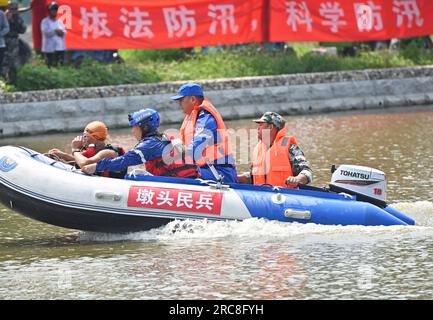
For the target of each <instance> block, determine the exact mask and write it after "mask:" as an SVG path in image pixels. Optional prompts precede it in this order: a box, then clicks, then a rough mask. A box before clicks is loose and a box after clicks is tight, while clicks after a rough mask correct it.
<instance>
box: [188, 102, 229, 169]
mask: <svg viewBox="0 0 433 320" xmlns="http://www.w3.org/2000/svg"><path fill="white" fill-rule="evenodd" d="M201 109H203V110H206V111H207V112H209V113H210V114H211V115H212V116H213V117H214V119H215V121H216V123H217V131H218V134H219V137H220V139H219V141H218V142H217V141H215V144H213V145H208V146H206V148H205V149H204V151H203V154H202V157H201V158H200V159H198V160H195V162H196V164H197V165H198V166H199V167H202V166H205V165H206V160H205V159H206V157H207V158H208V159H209V161H210V162H211V163H212V164H213V163H218V162H219V161H218V162H217V160H219V159H221V158H225V157H226V156H231V155H232V150H231V147H230V143H229V137H228V134H227V128H226V126H225V124H224V121H223V118H222V117H221V115H220V113H219V112H218V111H217V110H216V109H215V107H214V106H213V105H212V103H211V102H210V101H209V100H207V99H204V100H203V103H202V104H201V105H200V106H197V107H194V109H193V110H192V112H191V113H190V114H189V115H186V116H185V119H184V120H183V123H182V126H181V128H180V138H181V140H182V142H183V144H184V145H185V146H189V145H190V144H191V142H192V140H193V138H194V132H195V127H196V123H197V117H198V113H199V112H200V110H201ZM221 164H222V163H221Z"/></svg>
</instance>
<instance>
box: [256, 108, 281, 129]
mask: <svg viewBox="0 0 433 320" xmlns="http://www.w3.org/2000/svg"><path fill="white" fill-rule="evenodd" d="M253 121H254V122H256V123H269V124H272V125H274V126H275V127H276V128H277V129H279V130H281V129H282V128H284V126H285V125H286V120H284V118H283V117H282V116H280V115H279V114H278V113H276V112H271V111H268V112H265V113H264V114H263V115H262V117H261V118H260V119H256V120H253Z"/></svg>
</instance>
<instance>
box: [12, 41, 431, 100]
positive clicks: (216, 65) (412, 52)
mask: <svg viewBox="0 0 433 320" xmlns="http://www.w3.org/2000/svg"><path fill="white" fill-rule="evenodd" d="M311 47H312V45H308V44H304V45H295V46H294V50H292V51H290V52H287V51H284V52H268V51H266V50H261V47H259V46H257V45H249V46H245V47H244V48H241V49H237V50H222V51H216V52H210V53H208V54H202V53H200V52H192V53H185V51H184V50H159V51H152V50H126V51H120V55H121V57H122V58H123V60H124V62H125V63H123V64H112V65H105V64H99V63H96V62H91V61H86V62H85V63H84V64H83V65H82V66H81V67H80V68H75V67H73V66H66V67H62V68H53V69H48V68H47V67H46V66H45V65H44V63H43V61H42V60H40V59H39V58H34V59H33V60H32V61H31V62H30V63H29V64H27V65H25V66H24V67H22V68H21V69H20V70H19V72H18V83H17V85H16V86H6V88H5V89H6V90H5V91H28V90H43V89H54V88H72V87H88V86H102V85H117V84H136V83H150V82H160V81H174V80H184V81H186V80H192V79H196V80H199V79H216V78H230V77H245V76H263V75H279V74H293V73H309V72H325V71H339V70H360V69H371V68H391V67H409V66H416V65H431V64H433V53H432V52H431V51H430V52H429V51H425V50H422V49H420V48H419V47H417V46H415V45H412V46H407V47H405V48H403V49H401V50H400V53H399V54H398V55H396V54H391V53H389V52H388V51H382V52H372V51H361V52H359V53H358V54H357V55H356V56H353V57H341V56H338V57H332V56H317V55H312V54H308V51H309V50H310V49H311Z"/></svg>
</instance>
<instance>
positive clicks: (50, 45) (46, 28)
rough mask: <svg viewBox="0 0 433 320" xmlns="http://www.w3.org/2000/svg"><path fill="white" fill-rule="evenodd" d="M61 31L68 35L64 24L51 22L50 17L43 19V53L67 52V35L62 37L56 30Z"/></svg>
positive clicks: (57, 21)
mask: <svg viewBox="0 0 433 320" xmlns="http://www.w3.org/2000/svg"><path fill="white" fill-rule="evenodd" d="M56 29H60V30H62V31H63V32H64V33H65V35H66V29H65V26H64V25H63V23H62V22H61V21H59V20H57V19H56V20H54V21H53V20H51V19H50V18H49V17H46V18H44V19H42V22H41V32H42V52H47V53H51V52H55V51H65V35H63V37H60V36H58V35H57V34H56V32H55V30H56Z"/></svg>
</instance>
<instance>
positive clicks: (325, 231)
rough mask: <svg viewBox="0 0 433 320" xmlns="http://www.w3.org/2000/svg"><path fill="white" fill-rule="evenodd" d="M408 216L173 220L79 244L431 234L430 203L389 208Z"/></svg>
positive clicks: (89, 235) (87, 237) (83, 237)
mask: <svg viewBox="0 0 433 320" xmlns="http://www.w3.org/2000/svg"><path fill="white" fill-rule="evenodd" d="M391 206H392V207H393V208H395V209H397V210H399V211H401V212H405V213H407V214H408V215H409V216H410V217H412V218H414V219H415V221H416V226H368V227H367V226H330V225H318V224H313V223H308V224H301V223H285V222H280V221H269V220H265V219H257V218H252V219H247V220H244V221H208V220H182V221H180V220H179V221H172V222H170V223H168V224H167V225H166V226H163V227H161V228H158V229H153V230H149V231H145V232H136V233H129V234H119V235H117V234H106V233H94V232H80V234H79V240H80V241H90V242H93V241H95V242H110V241H158V240H163V241H170V240H179V239H197V238H199V239H217V238H225V237H238V238H266V239H272V238H275V239H278V238H297V239H317V238H322V239H324V238H326V239H327V240H329V239H335V240H338V239H340V240H343V239H344V240H345V241H346V240H350V239H359V238H362V239H372V238H373V239H374V238H377V237H384V236H385V237H387V236H390V237H394V236H401V235H404V234H411V235H413V234H417V233H421V234H425V233H426V232H427V233H432V234H433V202H429V201H418V202H401V203H396V204H392V205H391Z"/></svg>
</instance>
